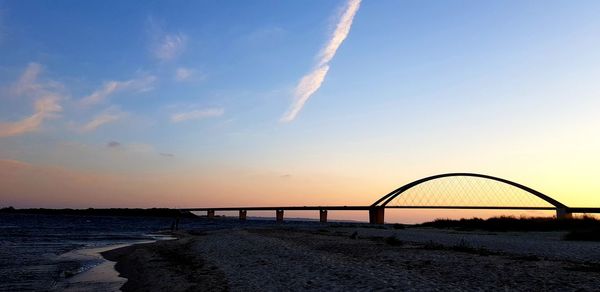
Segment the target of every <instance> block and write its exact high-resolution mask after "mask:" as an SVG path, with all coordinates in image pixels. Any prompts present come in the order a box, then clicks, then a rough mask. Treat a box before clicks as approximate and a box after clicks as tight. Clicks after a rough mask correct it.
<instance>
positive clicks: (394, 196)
mask: <svg viewBox="0 0 600 292" xmlns="http://www.w3.org/2000/svg"><path fill="white" fill-rule="evenodd" d="M386 208H387V209H389V208H399V209H504V210H555V211H556V217H557V218H569V217H571V214H573V213H600V208H587V207H584V208H580V207H577V208H573V207H568V206H566V205H565V204H563V203H561V202H559V201H557V200H555V199H553V198H551V197H549V196H547V195H545V194H543V193H541V192H539V191H536V190H534V189H532V188H529V187H527V186H525V185H522V184H519V183H516V182H513V181H510V180H506V179H503V178H498V177H494V176H490V175H485V174H477V173H445V174H439V175H434V176H429V177H425V178H422V179H419V180H416V181H413V182H411V183H408V184H406V185H403V186H401V187H399V188H397V189H395V190H394V191H392V192H390V193H389V194H387V195H385V196H383V197H381V198H379V199H378V200H377V201H375V202H374V203H373V204H371V205H370V206H288V207H223V208H187V209H181V210H182V211H207V216H208V217H214V215H215V211H239V216H240V220H245V219H246V214H247V211H265V210H271V211H275V214H276V218H277V221H278V222H281V221H283V214H284V210H318V211H319V215H320V216H319V217H320V220H321V222H327V211H328V210H368V211H369V222H370V223H374V224H383V223H384V221H385V209H386Z"/></svg>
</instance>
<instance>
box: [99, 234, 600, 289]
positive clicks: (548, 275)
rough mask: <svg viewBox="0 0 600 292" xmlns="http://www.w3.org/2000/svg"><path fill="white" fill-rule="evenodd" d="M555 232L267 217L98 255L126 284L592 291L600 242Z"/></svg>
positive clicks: (599, 266) (597, 282) (599, 281)
mask: <svg viewBox="0 0 600 292" xmlns="http://www.w3.org/2000/svg"><path fill="white" fill-rule="evenodd" d="M562 235H563V234H562V233H561V232H537V233H531V232H529V233H519V232H511V233H490V232H457V231H448V230H437V229H425V228H407V229H400V230H397V229H393V228H392V227H391V226H387V227H385V228H370V227H368V226H365V225H356V226H352V225H341V226H336V225H328V226H314V225H313V226H312V227H307V226H301V225H285V224H284V225H275V224H273V225H272V226H262V227H253V228H250V227H248V228H243V227H240V228H233V229H225V230H213V231H207V232H193V231H190V232H180V233H177V234H176V236H177V237H178V239H177V240H169V241H159V242H155V243H149V244H138V245H133V246H128V247H123V248H119V249H114V250H111V251H106V252H103V253H102V254H103V256H104V257H105V258H107V259H109V260H111V261H116V262H117V263H116V265H115V268H116V270H117V271H118V272H119V274H120V276H121V277H124V278H127V279H128V280H127V282H126V283H125V284H124V285H123V287H122V290H124V291H166V290H168V291H281V290H336V291H341V290H344V291H347V290H355V291H357V290H362V291H364V290H428V291H431V290H448V289H452V290H467V291H473V290H497V289H505V290H527V291H532V290H533V291H547V290H561V291H565V290H567V291H576V290H577V291H597V290H598V289H599V288H598V287H600V277H599V276H600V244H599V243H597V242H571V241H564V240H562V239H561V238H562Z"/></svg>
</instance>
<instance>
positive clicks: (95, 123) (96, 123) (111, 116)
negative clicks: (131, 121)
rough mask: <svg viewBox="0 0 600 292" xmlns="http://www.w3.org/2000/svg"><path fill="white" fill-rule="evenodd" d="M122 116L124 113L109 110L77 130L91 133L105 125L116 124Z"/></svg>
mask: <svg viewBox="0 0 600 292" xmlns="http://www.w3.org/2000/svg"><path fill="white" fill-rule="evenodd" d="M124 116H125V113H124V112H121V111H119V110H118V109H115V108H109V109H107V110H105V111H104V112H102V113H100V114H98V115H97V116H95V117H94V118H93V119H92V120H91V121H89V122H88V123H86V124H85V125H83V126H82V127H81V128H80V129H79V130H80V132H82V133H87V132H92V131H94V130H96V129H98V128H99V127H101V126H103V125H105V124H109V123H113V122H116V121H118V120H120V119H121V118H123V117H124Z"/></svg>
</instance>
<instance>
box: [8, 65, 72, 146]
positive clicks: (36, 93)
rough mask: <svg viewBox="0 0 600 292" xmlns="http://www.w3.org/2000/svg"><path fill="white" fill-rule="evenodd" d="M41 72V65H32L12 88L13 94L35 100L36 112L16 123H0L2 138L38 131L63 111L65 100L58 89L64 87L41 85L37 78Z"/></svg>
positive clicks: (51, 84) (52, 84) (48, 84)
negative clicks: (63, 100) (63, 101)
mask: <svg viewBox="0 0 600 292" xmlns="http://www.w3.org/2000/svg"><path fill="white" fill-rule="evenodd" d="M41 71H42V66H41V65H40V64H37V63H30V64H29V65H28V66H27V69H25V71H24V72H23V74H22V75H21V77H20V78H19V81H17V83H16V84H15V85H14V86H12V88H11V93H12V94H14V95H16V96H29V97H33V98H34V99H35V102H34V109H35V112H34V113H33V114H32V115H31V116H29V117H26V118H24V119H22V120H19V121H16V122H0V138H1V137H10V136H18V135H21V134H24V133H29V132H34V131H37V130H38V129H39V128H40V127H41V125H42V123H43V122H44V120H46V119H49V118H54V117H57V116H58V113H60V112H61V111H62V107H61V105H60V100H62V99H63V96H62V95H61V94H59V93H58V92H57V89H59V88H61V87H62V86H60V84H58V83H55V82H48V83H39V82H38V81H37V78H38V75H39V74H40V73H41Z"/></svg>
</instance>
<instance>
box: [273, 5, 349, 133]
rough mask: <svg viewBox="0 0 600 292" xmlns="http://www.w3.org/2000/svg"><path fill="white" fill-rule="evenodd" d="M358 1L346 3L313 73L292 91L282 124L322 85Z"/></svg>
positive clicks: (295, 113)
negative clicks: (292, 98) (291, 100)
mask: <svg viewBox="0 0 600 292" xmlns="http://www.w3.org/2000/svg"><path fill="white" fill-rule="evenodd" d="M360 1H361V0H349V1H348V2H347V4H346V7H345V9H344V11H343V13H342V15H341V17H340V19H339V21H338V23H337V26H336V28H335V30H334V31H333V34H332V35H331V37H330V38H329V41H328V42H327V45H326V46H325V47H324V48H323V50H322V51H321V53H320V56H319V62H318V63H317V66H316V67H315V69H314V70H313V71H311V72H310V73H308V74H306V75H304V77H302V79H300V82H299V83H298V85H297V86H296V89H295V90H294V101H293V103H292V105H291V106H290V108H289V109H288V111H287V112H286V113H285V114H284V115H283V117H282V118H281V121H282V122H291V121H293V120H294V119H295V118H296V116H297V115H298V113H299V112H300V110H302V107H304V104H305V103H306V102H307V101H308V99H309V98H310V97H311V96H312V95H313V94H314V93H315V92H316V91H317V90H318V89H319V88H320V87H321V84H323V81H324V80H325V76H326V75H327V71H328V70H329V62H330V61H331V59H333V57H334V56H335V53H336V52H337V50H338V48H339V47H340V46H341V45H342V43H343V42H344V40H345V39H346V37H347V36H348V33H349V32H350V27H352V21H353V20H354V16H355V15H356V12H357V11H358V8H359V7H360Z"/></svg>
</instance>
